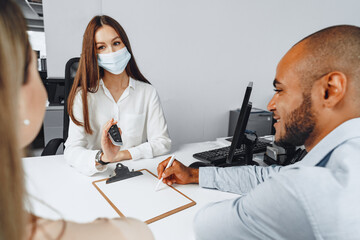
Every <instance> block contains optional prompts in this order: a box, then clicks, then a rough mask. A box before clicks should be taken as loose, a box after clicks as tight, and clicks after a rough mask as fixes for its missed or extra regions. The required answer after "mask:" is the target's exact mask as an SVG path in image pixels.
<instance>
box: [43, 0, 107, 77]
mask: <svg viewBox="0 0 360 240" xmlns="http://www.w3.org/2000/svg"><path fill="white" fill-rule="evenodd" d="M43 13H44V28H45V39H46V54H47V56H46V57H47V70H48V77H51V78H56V77H59V78H63V77H64V75H65V64H66V62H67V61H68V60H69V59H70V58H72V57H79V56H80V53H81V44H82V37H83V34H84V31H85V28H86V26H87V24H88V23H89V21H90V19H91V18H92V17H93V16H95V15H98V14H100V13H101V1H100V0H76V1H73V0H61V1H53V0H44V1H43Z"/></svg>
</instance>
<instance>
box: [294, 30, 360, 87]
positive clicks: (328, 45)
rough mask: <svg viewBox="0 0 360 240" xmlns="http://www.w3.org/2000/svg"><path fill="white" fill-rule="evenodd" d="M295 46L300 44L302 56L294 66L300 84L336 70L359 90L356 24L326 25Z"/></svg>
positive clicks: (359, 39)
mask: <svg viewBox="0 0 360 240" xmlns="http://www.w3.org/2000/svg"><path fill="white" fill-rule="evenodd" d="M297 47H301V48H302V51H303V56H304V57H303V59H302V61H299V62H297V64H298V66H297V67H296V69H298V72H299V74H300V75H302V79H303V81H302V84H303V87H305V88H306V87H311V86H312V85H313V83H314V82H315V81H316V80H317V79H319V78H320V77H321V76H323V75H325V74H327V73H329V72H333V71H339V72H342V73H344V74H345V75H346V76H347V78H348V79H349V80H350V81H351V83H352V86H353V87H355V88H356V89H357V90H360V28H359V27H356V26H350V25H339V26H333V27H329V28H325V29H323V30H320V31H318V32H315V33H313V34H311V35H309V36H308V37H306V38H304V39H303V40H301V41H300V42H298V43H297V44H295V45H294V47H293V48H297ZM293 48H292V49H293ZM290 51H291V50H290ZM359 92H360V91H359Z"/></svg>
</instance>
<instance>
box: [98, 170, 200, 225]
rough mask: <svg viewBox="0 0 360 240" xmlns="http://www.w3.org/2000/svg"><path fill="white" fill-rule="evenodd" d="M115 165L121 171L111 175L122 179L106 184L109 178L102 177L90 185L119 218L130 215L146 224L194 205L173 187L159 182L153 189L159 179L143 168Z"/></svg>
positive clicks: (192, 201)
mask: <svg viewBox="0 0 360 240" xmlns="http://www.w3.org/2000/svg"><path fill="white" fill-rule="evenodd" d="M116 168H117V169H118V168H120V169H122V173H121V172H117V173H116V176H115V177H119V176H120V178H122V179H120V180H117V181H113V182H111V183H108V184H106V181H109V180H111V178H105V179H101V180H97V181H94V182H92V184H93V185H94V187H95V188H96V189H97V190H98V191H99V193H100V194H101V195H102V196H103V197H104V199H105V200H106V201H107V202H108V203H109V204H110V205H111V207H112V208H113V209H114V210H115V211H116V212H117V214H119V216H120V217H133V218H137V219H139V220H141V221H143V222H145V223H147V224H150V223H153V222H155V221H158V220H160V219H162V218H165V217H167V216H170V215H172V214H174V213H177V212H180V211H182V210H184V209H187V208H189V207H192V206H194V205H196V202H195V201H194V200H192V199H191V198H189V197H188V196H186V195H185V194H183V193H182V192H180V191H179V190H177V189H176V188H174V187H173V186H168V185H166V184H162V186H161V187H160V189H159V190H158V191H155V186H156V184H157V182H158V181H159V179H158V178H157V177H156V175H154V174H153V173H152V172H150V171H149V170H147V169H141V170H139V171H135V172H134V171H132V172H129V171H128V168H127V167H125V166H124V165H122V164H121V163H118V164H117V166H116ZM123 168H126V171H125V170H124V169H123ZM115 172H116V170H115ZM126 174H127V175H128V176H127V177H126V178H125V179H124V177H123V176H124V175H126ZM131 175H133V176H131ZM113 178H114V177H113Z"/></svg>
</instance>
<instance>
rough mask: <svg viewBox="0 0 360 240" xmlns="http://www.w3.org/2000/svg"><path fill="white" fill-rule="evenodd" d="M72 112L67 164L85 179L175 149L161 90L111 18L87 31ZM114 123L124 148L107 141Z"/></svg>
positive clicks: (99, 20) (99, 19)
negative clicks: (116, 164)
mask: <svg viewBox="0 0 360 240" xmlns="http://www.w3.org/2000/svg"><path fill="white" fill-rule="evenodd" d="M68 112H69V115H70V118H71V121H70V125H69V136H68V139H67V141H66V143H65V152H64V154H65V159H66V160H67V162H68V163H69V164H70V165H71V166H73V167H75V168H76V169H77V170H78V171H80V172H82V173H83V174H86V175H93V174H94V173H96V172H101V171H105V170H106V164H108V163H111V162H118V161H122V160H128V159H133V160H136V159H140V158H153V157H155V156H159V155H162V154H165V153H167V152H169V150H170V146H171V140H170V138H169V134H168V129H167V124H166V120H165V117H164V114H163V110H162V107H161V105H160V100H159V97H158V95H157V93H156V90H155V89H154V87H152V86H151V85H150V83H149V81H148V80H147V79H146V78H145V77H144V76H143V75H142V74H141V72H140V70H139V68H138V67H137V65H136V62H135V58H134V55H133V53H132V51H131V47H130V43H129V40H128V37H127V36H126V33H125V31H124V29H123V28H122V27H121V26H120V24H119V23H118V22H117V21H115V20H114V19H112V18H111V17H108V16H95V17H94V18H93V19H92V20H91V21H90V23H89V24H88V26H87V28H86V30H85V33H84V39H83V46H82V54H81V58H80V63H79V68H78V71H77V74H76V77H75V80H74V84H73V87H72V89H71V92H70V95H69V98H68ZM113 124H117V126H118V127H119V129H120V131H121V137H122V141H123V146H122V147H121V148H120V147H119V146H115V145H113V144H112V143H111V141H110V139H109V138H108V134H107V132H108V130H109V129H110V127H111V126H112V125H113Z"/></svg>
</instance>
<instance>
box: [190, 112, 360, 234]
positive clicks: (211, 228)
mask: <svg viewBox="0 0 360 240" xmlns="http://www.w3.org/2000/svg"><path fill="white" fill-rule="evenodd" d="M329 153H331V155H330V158H329V161H328V163H327V164H326V166H325V167H318V166H315V165H316V164H318V163H319V162H320V161H321V160H322V159H324V158H325V157H326V156H327V155H328V154H329ZM199 182H200V186H201V187H204V188H216V189H219V190H221V191H228V192H234V193H238V194H241V196H240V197H238V198H236V199H231V200H226V201H221V202H216V203H212V204H209V205H207V206H205V207H204V208H202V209H201V210H200V211H199V212H198V214H197V215H196V217H195V219H194V228H195V234H196V238H197V239H204V240H205V239H206V240H211V239H226V240H232V239H360V118H355V119H352V120H349V121H346V122H345V123H343V124H341V125H340V126H338V127H337V128H336V129H335V130H333V131H332V132H331V133H330V134H328V135H327V136H326V137H325V138H323V139H322V140H321V141H320V142H319V143H318V144H317V145H316V146H315V147H314V148H313V149H312V150H311V151H310V152H309V153H308V154H307V155H306V156H305V157H304V159H303V160H302V161H300V162H298V163H296V164H293V165H291V166H286V167H278V166H277V167H258V166H243V167H231V168H213V167H211V168H210V167H208V168H200V172H199Z"/></svg>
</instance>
